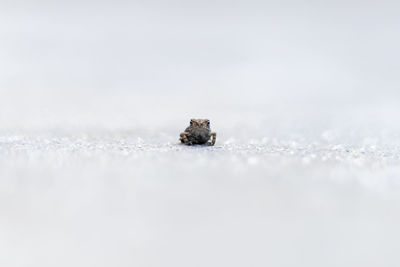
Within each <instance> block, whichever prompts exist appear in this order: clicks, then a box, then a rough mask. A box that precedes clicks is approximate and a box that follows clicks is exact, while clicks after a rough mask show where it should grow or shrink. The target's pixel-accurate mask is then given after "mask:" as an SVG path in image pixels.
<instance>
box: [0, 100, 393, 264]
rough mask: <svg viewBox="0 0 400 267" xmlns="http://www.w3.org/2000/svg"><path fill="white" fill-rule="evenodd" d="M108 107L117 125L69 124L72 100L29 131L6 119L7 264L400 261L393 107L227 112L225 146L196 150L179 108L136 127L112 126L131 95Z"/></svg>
mask: <svg viewBox="0 0 400 267" xmlns="http://www.w3.org/2000/svg"><path fill="white" fill-rule="evenodd" d="M160 99H163V98H162V97H161V98H160ZM143 100H144V99H143ZM104 101H105V102H108V101H111V100H110V99H109V98H107V99H105V100H104ZM180 101H182V102H181V103H184V101H183V100H179V101H177V102H178V103H179V102H180ZM50 102H51V101H50ZM105 102H104V103H103V102H101V103H99V104H98V105H99V110H100V109H101V107H104V106H106V105H105ZM127 102H129V101H127ZM139 102H140V101H139ZM150 102H151V101H149V100H144V101H143V103H146V104H147V103H150ZM108 103H109V104H110V103H111V105H112V108H111V109H110V111H109V112H108V113H107V114H108V115H109V117H107V115H106V114H103V113H101V112H100V111H98V110H97V109H96V107H93V110H95V113H96V114H101V116H100V115H99V117H95V116H91V117H90V116H89V115H88V116H89V117H88V118H91V120H89V119H87V118H86V117H84V112H82V110H84V109H83V108H82V107H81V109H80V112H81V115H82V117H81V118H80V119H76V120H71V121H69V119H71V118H73V116H74V111H72V112H71V118H70V117H69V116H68V115H69V113H68V112H67V111H65V112H63V108H62V105H61V107H60V106H59V107H58V109H57V108H55V107H52V108H53V113H52V115H46V112H47V109H44V110H45V111H43V114H42V115H43V116H38V114H34V113H33V114H29V112H28V114H25V116H26V117H25V121H24V122H25V123H24V124H20V125H17V123H18V122H19V123H21V122H22V121H23V120H22V117H20V116H19V115H18V113H16V114H14V115H13V116H14V118H15V120H10V119H9V117H8V118H6V117H3V120H2V125H6V126H7V127H6V128H5V129H3V130H2V131H1V133H0V199H1V201H0V237H1V238H0V251H1V253H0V264H1V266H7V267H14V266H15V267H17V266H18V267H20V266H152V267H153V266H154V267H163V266H174V267H178V266H182V267H184V266H216V267H217V266H352V267H353V266H363V267H364V266H398V265H399V264H400V260H399V258H398V240H400V229H399V223H400V214H399V205H400V196H399V193H400V137H399V134H398V131H396V129H397V126H396V124H394V122H395V120H394V119H390V120H389V121H386V122H385V121H384V119H383V118H385V117H386V118H388V116H384V115H389V114H391V112H393V110H390V109H389V110H386V111H384V110H383V109H381V110H380V111H379V112H378V111H376V110H371V109H364V110H360V111H359V112H358V113H357V112H355V110H356V109H353V112H350V113H348V111H349V110H346V111H345V112H343V113H341V112H337V114H336V115H332V114H331V115H330V116H329V114H324V113H322V114H321V113H314V112H310V113H308V114H307V115H308V116H309V117H308V120H306V119H305V118H306V117H307V116H305V117H302V115H300V114H299V113H301V112H297V113H295V112H292V111H293V109H291V110H290V112H289V113H287V114H284V113H280V115H278V114H273V113H272V116H267V115H266V113H265V112H264V111H263V112H258V111H254V110H253V109H246V108H243V109H242V110H236V111H234V110H233V109H232V110H229V108H226V107H225V108H221V109H220V110H218V109H216V110H215V114H216V115H215V116H214V117H211V116H210V117H211V119H212V124H213V125H212V126H214V127H213V128H214V129H215V130H216V131H217V132H218V139H217V141H218V142H217V145H216V146H215V147H186V146H182V145H179V144H178V142H177V138H178V135H179V132H180V131H181V130H183V129H184V128H185V126H186V125H187V123H188V118H187V117H188V116H189V115H188V114H186V113H184V114H181V113H180V112H181V107H179V104H178V103H174V104H173V105H172V106H173V107H175V108H173V107H172V106H171V107H169V109H165V110H163V109H162V108H161V109H160V108H155V107H152V106H149V107H147V108H145V107H144V106H140V104H139V103H137V105H138V106H136V107H131V108H130V109H131V111H132V113H133V114H141V115H140V116H138V118H136V119H132V121H131V120H130V117H129V116H128V115H125V117H124V116H120V118H119V119H118V120H113V119H112V118H111V117H112V116H113V115H115V116H116V114H126V113H123V112H122V111H121V110H124V108H126V109H128V107H127V106H124V102H123V100H122V99H120V102H119V105H117V104H115V103H114V104H115V105H114V104H112V103H113V102H112V101H111V102H108ZM3 104H4V105H3V109H5V110H11V107H7V104H6V103H3ZM47 104H48V105H50V104H49V103H47ZM69 104H71V103H69ZM69 104H66V106H69ZM21 105H22V104H21ZM271 105H273V104H272V103H271ZM183 106H185V104H183ZM5 107H6V108H5ZM20 108H21V110H32V112H34V110H35V109H34V108H32V109H31V108H30V107H29V105H28V106H26V105H25V107H24V108H22V107H20ZM303 108H305V107H303ZM135 109H141V110H143V111H145V112H142V113H137V112H138V111H136V110H135ZM266 109H267V108H264V110H266ZM16 110H19V109H16ZM96 110H97V111H96ZM182 110H185V108H183V109H182ZM224 110H225V111H224ZM272 110H273V108H271V110H269V112H272ZM368 110H369V111H368ZM37 112H38V111H37ZM54 112H55V114H56V115H54ZM75 112H77V110H75ZM152 112H153V113H152ZM224 112H226V113H230V114H231V115H230V116H229V115H227V114H225V113H224ZM368 112H370V113H368ZM66 114H68V115H66ZM372 114H379V116H378V117H379V120H376V119H374V117H373V116H372ZM206 115H207V116H209V115H210V114H206ZM366 115H368V116H367V118H365V116H366ZM116 117H118V116H116ZM139 117H141V118H142V119H143V120H140V119H139ZM246 118H247V119H246ZM328 118H329V119H328ZM312 119H314V121H313V120H312ZM328 121H329V122H328ZM73 122H75V123H73ZM85 123H87V127H86V128H85V127H83V126H82V125H83V124H85ZM91 123H92V124H91ZM146 124H147V125H148V126H146ZM24 125H28V126H25V127H24ZM44 125H52V126H53V127H54V128H52V129H46V128H45V127H44ZM62 125H69V127H66V126H65V127H64V128H63V127H62ZM123 126H125V127H123Z"/></svg>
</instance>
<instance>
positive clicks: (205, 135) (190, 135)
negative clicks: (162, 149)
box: [180, 119, 217, 146]
mask: <svg viewBox="0 0 400 267" xmlns="http://www.w3.org/2000/svg"><path fill="white" fill-rule="evenodd" d="M216 139H217V134H216V133H214V132H211V129H210V120H201V119H191V120H190V126H189V127H187V128H186V130H185V131H184V132H183V133H181V138H180V141H181V143H182V144H185V145H188V146H192V145H207V146H213V145H214V144H215V140H216Z"/></svg>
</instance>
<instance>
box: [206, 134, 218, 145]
mask: <svg viewBox="0 0 400 267" xmlns="http://www.w3.org/2000/svg"><path fill="white" fill-rule="evenodd" d="M216 140H217V133H211V138H210V140H208V141H207V143H206V145H208V146H213V145H215V141H216Z"/></svg>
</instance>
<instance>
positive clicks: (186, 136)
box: [179, 132, 193, 146]
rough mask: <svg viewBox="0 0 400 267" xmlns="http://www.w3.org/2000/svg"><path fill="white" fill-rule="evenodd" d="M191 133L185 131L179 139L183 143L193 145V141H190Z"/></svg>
mask: <svg viewBox="0 0 400 267" xmlns="http://www.w3.org/2000/svg"><path fill="white" fill-rule="evenodd" d="M189 135H190V133H189V132H183V133H181V138H180V139H179V140H180V141H181V143H182V144H185V145H188V146H191V145H193V143H192V142H191V141H189V138H188V136H189Z"/></svg>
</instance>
